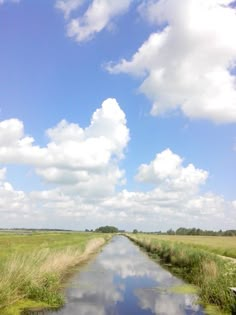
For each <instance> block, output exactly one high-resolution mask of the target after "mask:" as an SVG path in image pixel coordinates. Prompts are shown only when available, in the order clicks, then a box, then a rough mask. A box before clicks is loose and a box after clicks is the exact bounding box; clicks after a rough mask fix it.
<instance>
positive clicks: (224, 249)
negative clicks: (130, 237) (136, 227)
mask: <svg viewBox="0 0 236 315" xmlns="http://www.w3.org/2000/svg"><path fill="white" fill-rule="evenodd" d="M141 235H142V234H141ZM143 235H145V234H143ZM148 237H149V239H152V240H154V241H157V240H164V241H171V242H179V243H184V244H189V245H192V246H194V247H197V248H201V249H205V250H208V251H210V252H212V253H215V254H218V255H222V256H227V257H232V258H236V237H235V236H232V237H228V236H191V235H152V234H149V235H148Z"/></svg>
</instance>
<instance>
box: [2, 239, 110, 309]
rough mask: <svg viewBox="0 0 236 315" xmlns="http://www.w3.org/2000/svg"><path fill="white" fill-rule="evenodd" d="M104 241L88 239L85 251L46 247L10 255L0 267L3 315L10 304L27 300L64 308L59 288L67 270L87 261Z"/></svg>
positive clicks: (73, 248)
mask: <svg viewBox="0 0 236 315" xmlns="http://www.w3.org/2000/svg"><path fill="white" fill-rule="evenodd" d="M104 242H105V239H104V238H101V237H100V238H95V239H91V240H89V241H88V243H87V245H86V246H85V247H84V248H81V246H77V247H75V246H66V247H65V248H63V249H55V248H43V249H40V250H34V251H32V252H31V253H30V252H27V253H17V252H15V253H14V254H13V255H11V256H9V257H8V258H7V259H6V260H5V261H4V263H2V264H1V267H0V314H5V313H6V314H7V308H8V307H9V306H10V305H12V304H15V303H17V302H18V301H21V300H24V299H25V300H32V301H39V302H42V304H43V305H48V306H50V307H59V306H61V305H62V304H63V302H64V299H63V296H62V294H61V290H60V289H61V286H62V280H63V278H64V277H65V276H66V274H67V273H68V270H70V268H71V267H73V266H75V265H77V264H79V263H80V262H82V261H83V260H85V259H87V258H88V256H89V255H90V254H91V253H93V252H94V251H95V250H96V249H98V248H99V247H100V246H102V245H103V244H104Z"/></svg>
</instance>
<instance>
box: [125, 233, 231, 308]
mask: <svg viewBox="0 0 236 315" xmlns="http://www.w3.org/2000/svg"><path fill="white" fill-rule="evenodd" d="M129 237H130V239H131V240H133V241H134V242H136V243H137V244H138V245H139V246H141V247H143V248H144V249H145V250H146V251H147V252H149V253H151V254H152V255H153V256H154V257H155V256H157V257H159V258H160V259H161V262H164V263H165V264H169V265H170V268H171V269H172V270H173V272H174V273H177V274H178V275H180V276H181V277H182V278H183V279H185V280H186V281H188V282H189V283H192V284H194V285H196V286H197V287H198V288H199V290H198V294H199V297H200V299H201V300H202V301H203V303H205V304H208V303H211V304H215V305H217V306H218V307H219V308H220V309H222V310H224V311H226V312H228V313H231V312H232V313H233V312H236V298H235V296H234V294H233V293H232V292H231V290H230V289H229V288H230V287H235V286H236V264H234V263H232V262H230V261H226V260H223V259H221V258H220V257H218V256H216V255H214V254H212V253H209V252H207V251H205V250H202V249H199V248H194V247H191V245H187V244H180V243H173V242H170V241H163V240H155V239H150V238H149V237H148V236H145V237H137V236H136V237H135V236H129Z"/></svg>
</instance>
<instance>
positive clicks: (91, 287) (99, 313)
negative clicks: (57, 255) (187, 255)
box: [48, 236, 204, 315]
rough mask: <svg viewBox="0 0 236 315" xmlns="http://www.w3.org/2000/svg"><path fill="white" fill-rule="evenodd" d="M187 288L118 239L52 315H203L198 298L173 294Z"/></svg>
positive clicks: (82, 275) (77, 277)
mask: <svg viewBox="0 0 236 315" xmlns="http://www.w3.org/2000/svg"><path fill="white" fill-rule="evenodd" d="M181 284H183V282H182V281H181V280H180V279H177V278H176V277H174V276H173V275H171V273H169V272H168V271H167V270H165V269H163V268H162V267H161V266H160V265H158V264H157V263H155V262H154V261H152V260H151V259H150V258H149V257H148V256H147V255H146V254H145V253H143V252H142V251H141V250H140V249H139V248H138V247H137V246H136V245H134V244H133V243H132V242H131V241H130V240H128V239H127V238H125V237H123V236H116V237H114V238H113V239H112V240H111V242H110V243H108V245H106V246H105V247H104V249H103V250H102V251H101V253H99V254H98V255H97V256H96V258H95V259H94V260H93V261H91V262H89V263H88V264H87V265H86V266H84V267H82V268H81V269H80V270H79V272H78V273H77V274H76V275H74V276H73V277H72V279H71V281H70V282H69V284H68V288H67V289H66V299H67V302H66V304H65V306H64V307H63V308H62V309H60V310H59V311H58V312H49V313H48V314H50V315H55V314H56V315H151V314H155V315H184V314H187V315H202V314H204V312H203V309H202V308H201V307H200V306H199V305H197V304H196V296H194V295H191V294H177V293H174V292H171V288H172V287H176V286H178V285H181Z"/></svg>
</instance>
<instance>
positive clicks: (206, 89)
mask: <svg viewBox="0 0 236 315" xmlns="http://www.w3.org/2000/svg"><path fill="white" fill-rule="evenodd" d="M176 3H177V2H176V1H174V0H163V1H131V0H122V1H120V2H119V4H117V2H114V1H108V0H103V1H97V0H93V1H81V0H58V1H56V0H55V1H31V0H21V1H10V0H5V1H0V42H1V49H0V69H1V70H0V109H1V111H0V121H1V123H0V124H1V125H0V139H1V138H2V139H3V140H2V142H1V141H0V163H1V165H0V168H1V172H0V200H1V199H2V202H0V212H1V213H2V220H1V223H2V224H1V225H2V227H12V226H15V227H19V226H25V227H30V226H33V227H55V228H56V227H59V228H73V229H84V228H87V227H88V228H94V227H96V226H97V224H112V223H117V225H118V226H119V227H120V228H126V229H133V228H139V229H142V230H160V229H161V230H166V229H168V228H171V227H173V228H177V227H179V226H180V225H183V220H184V222H185V224H184V225H186V226H196V227H202V228H209V229H210V228H214V229H220V228H225V229H226V228H234V227H235V224H236V215H235V211H236V201H235V200H236V189H235V175H236V126H235V122H236V84H235V82H236V81H235V80H236V79H235V71H234V69H235V61H236V45H235V40H233V39H234V33H235V30H236V19H235V8H233V7H232V6H231V7H228V5H229V4H230V1H226V0H207V1H197V0H188V1H187V0H185V1H183V2H182V4H181V5H178V6H177V4H176ZM222 5H224V6H222ZM189 16H191V19H190V18H189ZM200 16H201V19H202V20H201V21H200ZM219 17H220V18H221V19H224V21H225V24H224V26H222V27H220V26H218V24H217V19H218V18H219ZM214 23H215V24H214ZM104 101H105V104H106V105H104V106H103V107H101V106H102V104H104V103H103V102H104ZM96 111H97V118H96V119H95V123H94V124H95V125H96V126H95V127H94V126H93V127H91V125H93V124H91V119H92V118H91V117H92V116H93V114H94V113H95V112H96ZM12 119H13V120H12ZM62 120H66V121H67V123H64V124H61V125H60V126H59V127H58V124H59V123H60V121H62ZM92 120H94V119H92ZM56 126H57V127H56ZM89 126H90V127H89ZM79 128H80V131H79V130H78V129H79ZM49 129H50V130H52V132H51V133H50V132H47V130H49ZM1 133H2V135H1ZM80 134H83V136H80ZM27 137H32V138H34V142H33V141H28V140H27ZM81 137H82V138H81ZM19 141H23V142H21V144H19ZM26 142H27V143H28V144H26ZM22 143H23V144H22ZM73 147H74V149H73ZM88 161H89V163H88ZM163 161H164V162H163ZM163 163H164V164H163ZM190 164H192V166H191V165H190ZM1 174H2V175H1ZM72 178H73V180H72Z"/></svg>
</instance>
